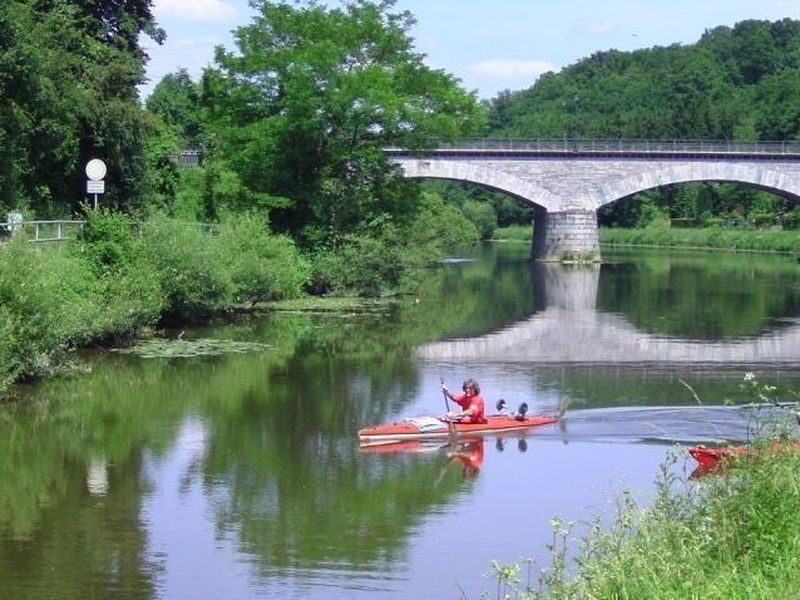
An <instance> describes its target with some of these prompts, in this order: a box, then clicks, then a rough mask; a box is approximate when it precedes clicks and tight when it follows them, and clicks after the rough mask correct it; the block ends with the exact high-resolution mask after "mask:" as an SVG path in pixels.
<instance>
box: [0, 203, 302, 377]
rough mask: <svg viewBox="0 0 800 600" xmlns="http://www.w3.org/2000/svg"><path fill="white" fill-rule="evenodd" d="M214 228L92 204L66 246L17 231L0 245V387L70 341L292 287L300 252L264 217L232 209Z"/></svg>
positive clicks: (40, 370) (37, 368)
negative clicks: (140, 217)
mask: <svg viewBox="0 0 800 600" xmlns="http://www.w3.org/2000/svg"><path fill="white" fill-rule="evenodd" d="M217 229H218V233H217V234H216V235H214V236H211V235H209V234H208V233H207V232H205V231H204V230H203V229H202V228H201V227H200V226H199V225H198V224H197V223H186V222H182V221H177V220H174V219H169V218H167V217H163V216H157V217H154V218H153V219H151V220H150V221H148V222H146V223H144V224H141V226H139V225H135V224H134V223H132V222H131V221H130V220H129V219H128V218H127V217H125V216H122V215H119V214H115V213H110V212H105V211H100V212H98V213H92V214H90V215H89V216H88V220H87V224H86V226H85V228H84V230H83V232H82V233H81V235H80V236H79V238H78V239H77V240H75V241H74V242H71V243H70V245H69V246H67V247H43V246H34V245H32V244H29V243H28V242H27V240H25V239H24V238H23V237H22V236H19V237H16V238H15V239H14V240H12V241H11V242H10V243H8V244H5V245H3V246H2V247H0V393H2V391H3V389H4V388H6V387H7V386H8V385H9V384H10V383H12V382H14V381H17V380H20V379H23V378H25V377H29V376H37V375H42V374H47V373H49V372H51V371H52V370H53V369H54V368H55V367H56V365H57V364H58V363H59V360H60V358H61V357H62V355H63V354H64V353H65V352H66V351H67V350H69V349H70V348H72V347H76V346H81V345H86V344H88V343H92V342H95V341H104V340H110V339H115V338H119V337H128V336H131V335H134V334H136V333H137V332H138V331H140V330H141V329H143V328H146V327H149V326H152V325H155V324H156V323H157V322H158V321H159V320H162V319H164V318H179V319H193V318H197V317H203V316H206V315H208V314H210V313H212V312H213V311H216V310H220V309H224V308H230V307H234V306H237V305H239V304H241V303H242V302H251V303H252V302H256V301H259V300H280V299H284V298H293V297H296V296H298V295H299V294H300V293H301V290H302V288H303V286H304V285H305V284H306V281H307V278H308V267H307V264H306V261H305V260H303V259H302V257H301V256H300V255H299V253H298V252H297V251H296V249H295V247H294V245H293V244H292V242H291V241H289V240H288V239H286V238H284V237H281V236H275V235H273V234H272V233H270V231H269V228H268V226H267V221H266V219H264V218H263V217H258V216H254V215H247V214H245V215H238V216H231V217H230V218H228V219H226V220H225V221H224V222H223V223H222V224H220V225H219V226H218V228H217Z"/></svg>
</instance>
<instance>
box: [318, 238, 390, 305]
mask: <svg viewBox="0 0 800 600" xmlns="http://www.w3.org/2000/svg"><path fill="white" fill-rule="evenodd" d="M405 261H406V256H405V255H404V254H403V252H402V249H401V248H399V247H398V246H397V245H396V244H393V243H392V242H391V241H390V240H388V239H387V238H385V237H382V238H375V237H372V236H369V235H355V234H353V235H348V236H345V237H344V239H343V240H342V243H341V245H340V246H339V247H337V248H336V249H334V250H329V251H326V252H320V253H318V254H317V255H316V256H315V257H314V259H313V271H312V283H311V285H312V291H313V292H315V293H331V292H336V293H339V294H357V295H359V296H366V297H371V296H378V295H380V294H381V292H382V291H384V290H385V289H386V288H387V286H391V287H395V286H397V285H398V284H399V283H400V280H401V277H402V275H403V273H404V271H405V267H406V264H405Z"/></svg>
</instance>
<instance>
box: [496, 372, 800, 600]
mask: <svg viewBox="0 0 800 600" xmlns="http://www.w3.org/2000/svg"><path fill="white" fill-rule="evenodd" d="M742 388H743V389H749V390H750V391H751V392H752V393H753V394H754V395H755V397H757V398H759V403H757V405H756V407H757V410H756V413H755V415H756V417H755V421H754V422H753V427H755V430H756V431H757V432H760V433H759V435H760V437H759V438H758V439H757V440H756V441H755V442H754V443H753V444H751V451H750V453H749V454H747V455H744V456H736V457H735V458H734V459H733V460H732V461H729V462H728V463H726V464H724V465H723V469H724V470H723V471H720V472H716V473H715V472H712V473H710V474H707V475H706V476H704V477H701V478H700V479H698V480H692V479H691V478H689V479H687V478H685V477H679V476H678V475H676V474H675V473H676V472H677V469H676V468H675V463H676V462H677V461H679V460H683V457H684V456H685V450H684V449H683V448H680V449H679V450H678V452H677V453H674V454H673V456H672V457H671V458H670V459H669V460H668V461H667V462H666V463H665V464H664V465H662V467H661V470H660V472H659V476H658V479H657V481H656V483H657V493H656V497H655V501H654V502H653V504H652V505H651V506H649V507H646V508H641V507H639V506H638V505H637V504H636V502H635V501H634V500H633V497H632V495H631V494H623V495H621V496H620V497H619V498H618V501H617V513H616V515H615V517H614V518H613V521H612V524H611V526H610V527H608V526H604V525H603V524H602V523H601V522H600V520H596V521H595V522H594V523H593V524H592V526H591V529H590V531H589V533H588V535H586V536H585V537H584V538H583V540H582V543H581V546H580V549H579V550H578V552H577V556H576V558H575V560H574V565H573V566H570V565H568V560H567V554H568V552H567V548H568V546H569V540H570V535H571V531H572V525H571V524H568V523H564V522H563V521H561V520H560V519H558V518H556V519H554V520H553V539H552V542H551V543H550V544H549V545H548V549H549V550H550V552H551V564H550V566H549V567H547V568H546V569H544V570H542V571H541V573H540V576H539V578H538V581H537V582H536V585H531V582H530V579H529V580H528V581H526V582H525V584H524V586H522V584H521V581H520V578H519V573H520V570H521V569H520V568H519V566H518V565H499V564H497V563H494V564H493V565H492V575H493V577H494V578H495V579H496V581H497V585H498V588H497V589H498V598H500V597H501V594H502V597H504V598H518V599H520V600H525V599H559V600H561V599H571V598H576V599H577V598H595V599H606V598H607V599H609V600H611V599H615V600H616V599H631V600H633V599H639V598H659V599H666V600H670V599H674V600H683V599H684V598H703V599H719V600H723V599H724V600H736V599H741V600H745V599H747V600H750V599H761V598H763V599H764V600H766V599H770V600H772V599H781V598H786V599H789V598H797V597H798V590H800V519H798V518H797V515H798V513H800V451H798V450H797V449H796V446H795V443H796V442H795V439H794V438H795V436H796V434H797V425H796V423H795V419H794V418H790V417H788V416H787V418H785V419H778V420H777V421H776V420H775V419H774V417H770V416H768V415H770V414H772V415H774V408H775V406H778V403H777V400H776V396H775V391H776V390H775V388H774V387H773V386H768V385H761V384H759V383H758V382H757V381H756V380H755V378H754V377H753V376H752V374H748V375H746V376H745V379H744V382H743V384H742ZM789 393H792V394H793V395H794V393H793V392H789ZM762 408H763V409H766V410H767V411H768V412H761V409H762ZM778 410H781V409H778ZM777 440H780V441H777Z"/></svg>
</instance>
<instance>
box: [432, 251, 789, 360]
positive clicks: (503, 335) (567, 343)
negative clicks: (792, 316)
mask: <svg viewBox="0 0 800 600" xmlns="http://www.w3.org/2000/svg"><path fill="white" fill-rule="evenodd" d="M534 268H535V269H536V270H537V272H535V273H534V275H535V288H536V294H537V296H539V295H540V294H541V295H542V298H541V302H542V303H541V304H540V305H542V306H544V309H543V310H541V311H540V312H537V313H534V314H533V315H531V316H530V317H528V318H527V319H524V320H521V321H518V322H517V323H514V324H512V325H510V326H507V327H504V328H503V329H501V330H499V331H495V332H491V333H487V334H485V335H482V336H479V337H475V338H469V339H453V340H446V341H441V342H435V343H431V344H426V345H423V346H421V347H419V348H418V349H417V351H416V352H417V355H418V356H419V357H421V358H422V359H425V360H431V361H437V362H439V361H446V362H451V361H452V362H458V363H464V364H469V363H470V362H480V363H481V364H486V363H507V364H508V363H530V364H539V365H559V364H573V365H595V366H603V365H614V366H624V365H645V364H653V365H662V366H663V365H676V366H677V365H681V366H686V367H702V366H703V365H709V366H711V365H716V366H724V367H726V368H729V367H737V366H738V367H742V368H746V369H753V368H758V367H759V366H765V367H767V366H768V367H780V366H783V367H793V368H797V367H798V366H800V355H798V348H800V319H797V320H793V321H789V322H787V323H784V324H781V325H780V326H778V327H777V328H775V329H773V330H771V331H766V332H764V333H762V334H761V335H758V336H754V337H747V338H739V339H730V340H721V341H709V340H692V339H686V338H678V337H667V336H660V335H656V334H653V333H648V332H644V331H641V330H640V329H637V328H636V327H635V326H634V325H633V324H631V323H630V322H629V321H628V320H626V319H625V318H624V317H622V316H620V315H618V314H612V313H605V312H601V311H598V310H596V308H595V306H596V303H597V288H598V282H599V276H600V269H599V267H597V266H594V267H591V266H588V267H584V268H581V269H577V270H566V269H563V268H562V267H561V266H560V265H552V264H543V265H536V266H534ZM537 304H539V303H538V302H537Z"/></svg>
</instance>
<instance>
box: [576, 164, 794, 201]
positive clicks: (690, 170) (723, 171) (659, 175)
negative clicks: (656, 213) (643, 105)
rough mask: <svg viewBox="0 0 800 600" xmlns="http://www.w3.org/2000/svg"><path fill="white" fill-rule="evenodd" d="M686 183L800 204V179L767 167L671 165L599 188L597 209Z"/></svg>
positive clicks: (595, 198)
mask: <svg viewBox="0 0 800 600" xmlns="http://www.w3.org/2000/svg"><path fill="white" fill-rule="evenodd" d="M683 183H734V184H738V185H742V186H745V187H750V188H755V189H758V190H761V191H764V192H769V193H771V194H775V195H776V196H780V197H782V198H786V199H787V200H790V201H792V202H797V203H800V179H798V178H797V177H796V176H792V174H790V173H786V172H785V171H781V170H778V169H775V168H769V167H765V165H763V164H756V165H753V164H739V165H737V164H725V163H714V164H707V165H702V164H696V163H695V164H687V165H681V164H669V165H665V166H664V165H661V166H654V168H652V169H648V170H645V171H642V172H639V173H636V174H632V175H629V176H627V177H623V178H621V179H620V180H617V181H614V182H608V183H606V184H604V185H601V186H599V187H598V189H597V192H596V194H595V197H594V198H593V199H592V202H591V204H593V205H594V208H595V209H598V208H601V207H603V206H605V205H607V204H611V203H612V202H616V201H617V200H622V199H623V198H629V197H631V196H633V195H635V194H638V193H641V192H646V191H648V190H653V189H657V188H660V187H666V186H670V185H678V184H683Z"/></svg>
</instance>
